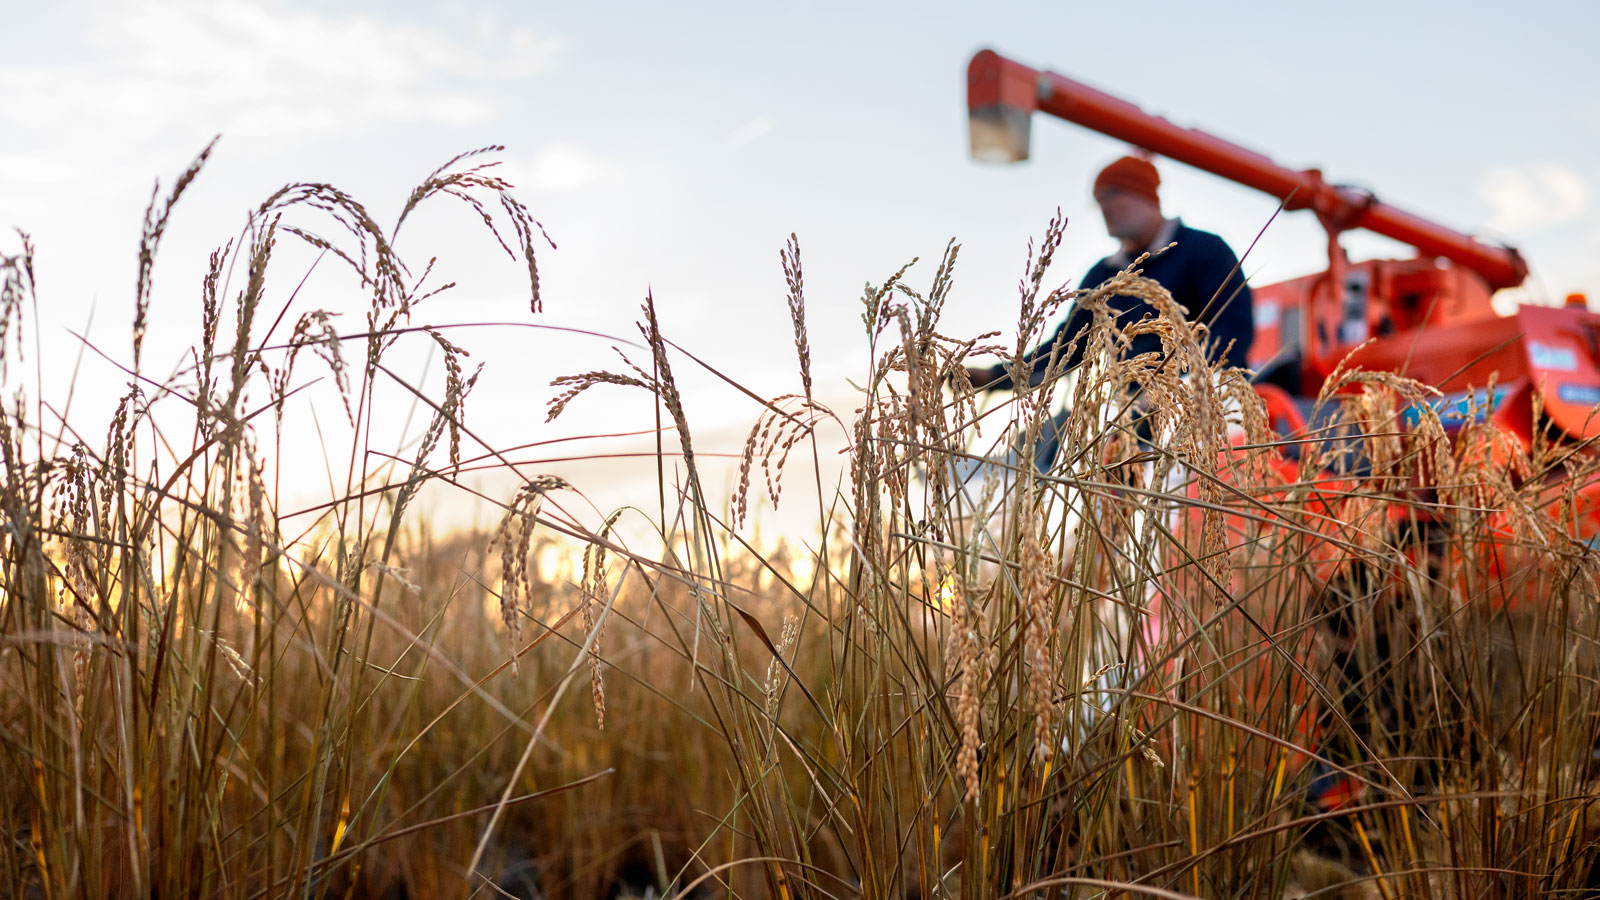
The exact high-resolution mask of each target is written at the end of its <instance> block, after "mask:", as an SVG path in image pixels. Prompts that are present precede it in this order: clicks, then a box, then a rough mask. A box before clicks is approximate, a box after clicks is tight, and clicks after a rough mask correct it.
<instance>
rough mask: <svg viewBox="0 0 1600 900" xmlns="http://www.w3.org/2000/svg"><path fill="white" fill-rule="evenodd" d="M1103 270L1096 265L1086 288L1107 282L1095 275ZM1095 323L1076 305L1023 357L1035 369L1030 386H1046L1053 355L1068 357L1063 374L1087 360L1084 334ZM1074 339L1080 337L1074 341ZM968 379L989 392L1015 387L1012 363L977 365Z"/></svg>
mask: <svg viewBox="0 0 1600 900" xmlns="http://www.w3.org/2000/svg"><path fill="white" fill-rule="evenodd" d="M1099 268H1100V266H1098V265H1096V266H1095V267H1094V268H1093V269H1090V270H1089V274H1088V275H1086V276H1084V279H1083V285H1082V286H1084V287H1095V286H1097V285H1099V284H1100V282H1101V281H1102V280H1103V279H1101V278H1096V277H1094V276H1095V272H1096V271H1097V270H1098V269H1099ZM1092 324H1094V315H1093V313H1090V312H1089V311H1088V310H1087V309H1083V308H1082V307H1080V306H1077V305H1076V304H1074V305H1073V307H1072V311H1071V313H1069V314H1068V316H1067V318H1066V319H1065V320H1064V321H1063V322H1062V323H1061V324H1060V325H1058V326H1056V330H1055V331H1054V332H1053V333H1052V334H1051V335H1050V337H1048V338H1046V339H1045V340H1043V341H1040V342H1039V345H1038V346H1037V347H1034V348H1033V349H1032V350H1029V351H1028V352H1027V353H1025V354H1023V357H1022V358H1023V361H1024V362H1027V363H1030V364H1031V365H1032V368H1031V369H1029V371H1028V386H1029V387H1039V386H1040V385H1042V384H1044V376H1045V370H1046V369H1048V368H1049V367H1050V356H1051V353H1056V354H1061V355H1065V356H1066V360H1067V361H1066V364H1065V366H1063V368H1062V371H1066V370H1067V369H1070V368H1072V367H1073V366H1075V365H1077V364H1078V363H1079V362H1081V361H1082V359H1083V344H1084V342H1083V340H1082V339H1081V336H1082V333H1083V332H1084V331H1085V330H1086V329H1087V328H1088V327H1089V326H1090V325H1092ZM1074 338H1080V339H1079V340H1077V341H1074V340H1073V339H1074ZM967 378H969V379H970V380H971V381H972V386H973V387H974V388H977V389H979V390H985V391H1003V390H1010V389H1011V388H1012V387H1013V384H1012V380H1011V366H1010V364H1009V363H996V364H994V365H992V366H973V367H969V368H968V369H967Z"/></svg>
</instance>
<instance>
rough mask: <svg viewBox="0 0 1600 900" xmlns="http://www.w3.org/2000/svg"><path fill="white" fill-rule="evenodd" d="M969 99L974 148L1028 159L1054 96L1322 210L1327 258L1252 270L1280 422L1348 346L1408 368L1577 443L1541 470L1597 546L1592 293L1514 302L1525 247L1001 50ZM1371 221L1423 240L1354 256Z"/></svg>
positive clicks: (1518, 422)
mask: <svg viewBox="0 0 1600 900" xmlns="http://www.w3.org/2000/svg"><path fill="white" fill-rule="evenodd" d="M967 105H968V113H969V116H970V125H971V141H972V155H973V157H974V158H975V159H978V160H982V161H987V162H1018V161H1021V160H1025V159H1027V158H1028V145H1029V137H1030V131H1031V122H1032V118H1033V113H1035V112H1043V113H1048V114H1050V115H1053V116H1056V117H1058V118H1061V119H1065V120H1067V121H1069V122H1074V123H1077V124H1078V125H1082V126H1083V127H1085V128H1089V129H1092V130H1094V131H1098V132H1100V133H1102V134H1105V135H1108V136H1110V137H1113V138H1117V139H1119V140H1122V141H1126V142H1128V143H1130V144H1133V145H1135V146H1137V147H1141V148H1143V149H1145V150H1148V151H1150V152H1152V153H1155V154H1159V155H1161V156H1165V157H1167V158H1169V159H1173V160H1177V161H1178V162H1183V163H1187V164H1189V165H1191V166H1194V167H1196V168H1199V169H1203V170H1205V171H1207V172H1210V173H1212V174H1215V175H1220V176H1222V177H1223V178H1227V179H1230V180H1232V181H1236V182H1238V183H1240V184H1243V185H1245V186H1247V187H1252V188H1255V189H1257V190H1259V191H1263V192H1265V193H1266V194H1269V195H1270V196H1272V197H1273V198H1275V199H1277V200H1279V201H1280V202H1281V203H1282V204H1283V208H1284V209H1285V210H1302V209H1309V210H1311V211H1312V212H1314V213H1315V214H1316V216H1317V219H1318V221H1319V222H1321V223H1322V225H1323V227H1324V228H1325V229H1326V230H1327V234H1328V268H1327V270H1326V271H1323V272H1319V273H1317V274H1314V275H1308V276H1305V277H1302V278H1296V279H1292V280H1289V281H1283V282H1278V283H1276V284H1268V285H1252V290H1253V291H1254V294H1255V322H1256V338H1255V344H1254V346H1253V347H1252V348H1251V352H1250V358H1249V362H1250V365H1251V366H1252V368H1254V369H1255V370H1256V371H1257V373H1258V374H1257V377H1256V385H1257V388H1256V389H1257V392H1258V393H1259V394H1260V395H1261V396H1262V398H1263V399H1264V400H1265V401H1266V405H1267V409H1268V412H1269V414H1270V415H1271V417H1272V419H1273V425H1274V428H1275V429H1277V430H1278V431H1279V432H1280V433H1283V434H1286V435H1293V434H1295V433H1297V432H1304V430H1305V428H1306V422H1305V419H1304V414H1305V412H1306V410H1307V408H1308V407H1309V405H1310V404H1309V399H1310V398H1314V397H1315V396H1316V395H1317V394H1318V392H1319V391H1320V390H1321V388H1322V387H1323V383H1324V381H1325V380H1326V379H1327V378H1328V377H1329V376H1330V375H1331V374H1333V372H1334V370H1335V368H1336V367H1337V366H1339V365H1340V363H1341V362H1343V363H1344V364H1345V365H1346V366H1347V367H1359V368H1362V369H1366V370H1369V371H1380V372H1392V373H1396V374H1399V375H1404V376H1407V377H1409V378H1412V379H1415V380H1416V381H1419V382H1421V383H1423V384H1426V385H1431V386H1433V387H1435V388H1437V389H1439V390H1440V391H1442V392H1443V394H1444V396H1443V398H1442V399H1441V400H1439V401H1438V403H1437V404H1436V406H1435V408H1436V410H1437V411H1438V412H1439V415H1440V418H1441V420H1442V421H1443V422H1445V423H1446V425H1447V427H1450V426H1452V425H1453V426H1454V427H1458V428H1459V427H1460V426H1462V425H1463V424H1464V418H1465V417H1466V416H1467V415H1468V414H1469V413H1471V414H1474V415H1476V416H1477V417H1479V418H1480V419H1481V418H1488V419H1489V421H1490V422H1492V423H1493V424H1494V425H1495V426H1496V427H1497V428H1498V429H1499V430H1500V431H1502V432H1504V433H1506V434H1508V435H1511V436H1514V438H1515V439H1516V440H1517V441H1519V442H1520V443H1521V444H1522V446H1523V448H1524V449H1529V448H1532V447H1533V445H1534V442H1535V434H1536V432H1541V431H1542V433H1543V436H1544V437H1545V438H1547V439H1550V440H1555V441H1559V442H1561V444H1562V445H1563V446H1565V447H1570V448H1571V449H1572V453H1571V454H1570V455H1569V457H1570V459H1571V460H1573V462H1571V463H1569V464H1567V465H1561V466H1553V467H1551V468H1549V469H1548V470H1547V471H1544V472H1539V473H1533V474H1532V475H1531V476H1530V477H1535V478H1541V479H1545V480H1547V481H1548V482H1549V486H1550V490H1549V492H1548V493H1544V492H1541V493H1542V495H1543V496H1545V497H1548V498H1549V500H1550V505H1551V507H1552V508H1553V507H1554V506H1555V505H1556V503H1557V501H1558V498H1559V497H1561V496H1563V495H1565V496H1567V497H1568V498H1572V497H1573V495H1574V494H1575V495H1576V500H1575V506H1576V515H1575V521H1574V522H1573V523H1572V524H1571V527H1570V528H1569V529H1566V532H1567V535H1568V536H1569V537H1570V538H1573V539H1576V540H1577V541H1579V542H1586V543H1589V544H1590V545H1591V546H1594V545H1595V544H1596V542H1597V540H1600V539H1597V538H1596V535H1597V534H1600V480H1597V479H1595V478H1594V477H1593V476H1592V475H1590V476H1586V477H1584V478H1582V479H1581V483H1578V484H1576V485H1575V484H1573V483H1571V481H1570V476H1571V474H1573V473H1574V472H1577V471H1578V470H1579V469H1580V468H1581V466H1580V464H1579V462H1578V461H1583V462H1587V461H1588V460H1591V459H1592V458H1593V456H1592V454H1591V451H1590V447H1591V445H1597V444H1600V442H1597V441H1596V439H1597V438H1600V414H1597V407H1600V315H1597V314H1595V313H1591V312H1589V311H1588V309H1587V306H1586V301H1585V300H1584V298H1583V297H1582V295H1577V294H1574V295H1572V296H1570V297H1568V298H1567V304H1566V305H1565V306H1561V307H1545V306H1528V305H1523V306H1520V307H1519V308H1518V309H1517V311H1516V312H1514V313H1512V314H1511V315H1509V316H1502V315H1500V314H1498V313H1497V312H1496V311H1495V309H1494V307H1493V305H1492V303H1491V298H1492V296H1493V294H1494V292H1495V291H1496V290H1499V289H1502V288H1512V287H1516V286H1518V285H1520V284H1521V283H1522V281H1523V279H1524V278H1525V277H1526V275H1527V271H1528V268H1527V264H1526V263H1525V262H1524V261H1523V259H1522V257H1521V256H1520V255H1519V254H1518V253H1517V251H1516V250H1514V249H1511V248H1509V247H1503V246H1493V245H1490V244H1486V243H1483V242H1481V241H1478V240H1476V239H1474V238H1472V237H1471V236H1469V235H1466V234H1462V233H1460V232H1457V231H1453V230H1451V229H1449V228H1445V227H1444V226H1442V225H1439V224H1436V223H1434V222H1430V221H1427V220H1425V219H1422V218H1419V217H1417V216H1414V215H1411V214H1410V213H1406V212H1403V211H1401V210H1399V209H1396V208H1394V207H1392V206H1388V205H1386V204H1384V203H1381V202H1380V201H1378V200H1377V198H1375V197H1374V196H1373V195H1372V194H1370V193H1367V192H1365V191H1361V190H1357V189H1354V188H1349V187H1343V186H1339V185H1334V184H1330V183H1328V182H1327V181H1324V180H1323V177H1322V173H1321V171H1320V170H1317V169H1308V170H1306V171H1295V170H1293V169H1289V168H1286V167H1284V166H1280V165H1278V164H1277V163H1275V162H1273V161H1272V160H1271V159H1268V158H1267V157H1266V156H1263V155H1262V154H1259V153H1256V152H1253V151H1251V150H1247V149H1245V148H1242V147H1239V146H1237V145H1235V144H1232V143H1229V142H1227V141H1224V140H1222V139H1220V138H1217V137H1215V136H1213V135H1210V134H1206V133H1205V132H1203V131H1197V130H1193V129H1188V128H1182V127H1179V126H1177V125H1174V124H1172V123H1171V122H1168V121H1167V120H1166V119H1163V118H1160V117H1157V116H1153V115H1150V114H1148V113H1145V112H1144V111H1142V110H1140V109H1139V108H1138V107H1136V106H1134V105H1133V104H1130V103H1127V102H1125V101H1122V100H1119V99H1117V98H1115V97H1112V96H1110V95H1108V94H1105V93H1103V92H1101V91H1098V90H1095V89H1094V88H1091V87H1088V86H1087V85H1084V84H1081V83H1079V82H1076V81H1073V80H1071V79H1068V78H1065V77H1063V76H1061V75H1057V74H1055V73H1053V72H1042V71H1039V70H1037V69H1034V68H1031V67H1029V66H1026V65H1023V64H1021V63H1018V62H1015V61H1013V60H1010V59H1006V58H1005V57H1002V56H1000V55H999V54H996V53H994V52H993V51H990V50H984V51H981V52H979V53H978V54H977V55H976V56H974V57H973V58H972V62H971V63H970V65H969V67H968V70H967ZM1360 228H1364V229H1367V230H1369V231H1373V232H1376V233H1378V234H1381V235H1384V236H1386V237H1389V238H1393V239H1395V240H1397V241H1400V242H1402V243H1405V244H1409V245H1410V246H1412V247H1415V248H1416V249H1417V253H1418V255H1417V257H1416V258H1414V259H1379V260H1368V261H1364V262H1351V261H1349V260H1348V258H1347V257H1346V255H1345V252H1344V250H1343V248H1342V247H1341V246H1340V244H1339V236H1340V235H1341V234H1342V233H1343V232H1345V231H1350V230H1354V229H1360ZM1536 417H1537V421H1536ZM1413 514H1414V513H1413ZM1496 568H1498V566H1496Z"/></svg>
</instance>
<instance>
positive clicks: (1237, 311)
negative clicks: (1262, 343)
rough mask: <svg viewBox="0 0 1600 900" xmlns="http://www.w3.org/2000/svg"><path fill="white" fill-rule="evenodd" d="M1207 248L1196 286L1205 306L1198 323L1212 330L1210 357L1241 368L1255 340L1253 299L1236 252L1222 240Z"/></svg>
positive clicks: (1199, 257)
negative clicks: (1234, 253) (1235, 254)
mask: <svg viewBox="0 0 1600 900" xmlns="http://www.w3.org/2000/svg"><path fill="white" fill-rule="evenodd" d="M1207 244H1209V246H1206V247H1205V248H1204V249H1205V252H1204V253H1201V254H1198V255H1197V258H1196V261H1195V282H1194V284H1195V288H1196V295H1197V296H1198V297H1199V298H1200V302H1201V304H1202V305H1203V311H1202V312H1201V314H1200V316H1199V320H1200V321H1201V322H1203V323H1205V325H1206V327H1207V328H1209V329H1210V330H1211V341H1210V344H1211V346H1210V348H1209V352H1208V353H1207V356H1208V357H1209V358H1210V359H1211V360H1212V361H1213V362H1216V361H1218V360H1221V361H1222V362H1224V363H1225V364H1227V365H1230V366H1240V367H1242V366H1244V364H1245V358H1246V356H1247V355H1248V354H1249V352H1250V345H1251V344H1252V343H1254V342H1255V337H1256V321H1255V308H1254V307H1255V304H1254V299H1253V298H1252V297H1251V295H1250V286H1249V285H1248V284H1246V283H1245V280H1244V272H1243V271H1242V270H1241V267H1240V266H1239V260H1238V257H1235V256H1234V255H1233V248H1231V247H1229V246H1228V244H1227V242H1226V241H1224V240H1223V239H1222V238H1215V239H1214V240H1213V241H1208V242H1207ZM1230 345H1231V346H1230ZM1224 353H1226V355H1225V356H1224V355H1223V354H1224Z"/></svg>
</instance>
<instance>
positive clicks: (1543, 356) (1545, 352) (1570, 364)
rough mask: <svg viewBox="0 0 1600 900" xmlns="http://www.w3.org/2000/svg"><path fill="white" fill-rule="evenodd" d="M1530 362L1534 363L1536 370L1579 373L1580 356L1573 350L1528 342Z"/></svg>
mask: <svg viewBox="0 0 1600 900" xmlns="http://www.w3.org/2000/svg"><path fill="white" fill-rule="evenodd" d="M1528 362H1530V363H1533V367H1534V368H1535V369H1548V370H1550V371H1552V372H1576V371H1578V354H1576V353H1574V352H1573V351H1572V348H1570V347H1554V346H1551V345H1550V344H1541V343H1539V342H1538V341H1529V342H1528Z"/></svg>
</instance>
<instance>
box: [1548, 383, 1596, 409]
mask: <svg viewBox="0 0 1600 900" xmlns="http://www.w3.org/2000/svg"><path fill="white" fill-rule="evenodd" d="M1556 397H1557V398H1558V399H1560V400H1561V402H1562V403H1571V404H1572V405H1574V406H1600V384H1572V383H1567V384H1563V385H1561V386H1560V387H1558V388H1556Z"/></svg>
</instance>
